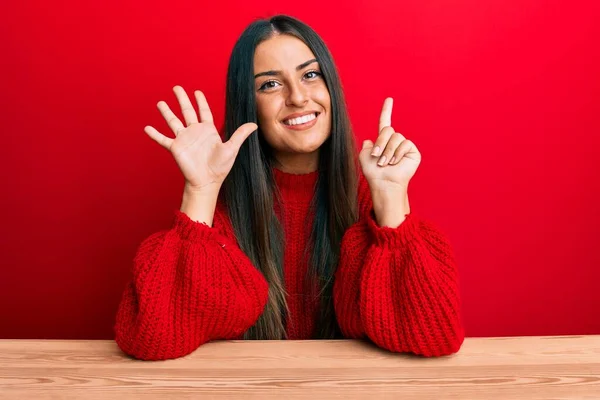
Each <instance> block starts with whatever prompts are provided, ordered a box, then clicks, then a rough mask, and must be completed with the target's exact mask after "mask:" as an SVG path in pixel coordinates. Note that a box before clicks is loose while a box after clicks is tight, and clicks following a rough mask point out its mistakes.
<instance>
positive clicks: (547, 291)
mask: <svg viewBox="0 0 600 400" xmlns="http://www.w3.org/2000/svg"><path fill="white" fill-rule="evenodd" d="M7 3H12V4H7ZM67 3H69V4H67ZM83 3H85V5H83ZM83 3H82V2H76V1H70V2H62V4H58V3H56V4H52V5H50V3H47V2H42V1H23V2H20V3H18V4H17V2H3V4H2V6H0V15H2V16H3V17H2V18H3V21H2V23H1V24H0V34H1V37H2V40H1V41H0V46H1V47H0V51H1V53H0V54H2V62H1V63H0V68H1V70H0V73H1V76H2V78H1V82H2V88H1V89H2V91H1V93H2V97H1V102H2V103H1V104H0V105H1V111H0V118H1V120H0V127H1V129H2V142H1V144H2V150H3V151H2V153H3V156H2V157H1V158H0V170H1V171H2V186H3V195H2V196H1V199H0V202H1V203H0V210H1V212H2V224H3V229H2V234H1V243H0V246H1V249H0V250H1V271H2V273H1V275H0V337H2V338H111V337H112V324H113V321H114V314H115V311H116V308H117V304H118V301H119V299H120V296H121V291H122V290H123V288H124V286H125V284H126V282H127V280H128V279H129V277H130V274H131V265H132V259H133V257H134V254H135V251H136V248H137V246H138V245H139V243H140V242H141V241H142V240H143V239H144V238H145V237H147V236H148V235H150V234H151V233H153V232H155V231H157V230H160V229H163V228H167V227H169V226H170V224H171V222H172V219H173V214H172V212H173V210H174V209H177V208H178V207H179V204H180V200H181V191H182V187H183V180H182V177H181V176H180V173H179V171H178V169H177V167H176V165H175V163H174V161H173V160H172V158H171V157H170V155H169V154H168V153H167V152H166V151H165V150H164V149H162V148H161V147H160V146H158V145H157V144H156V143H154V142H152V141H151V140H150V139H149V138H148V137H147V136H146V134H145V133H144V131H143V128H144V126H145V125H148V124H149V125H153V126H155V127H157V128H158V129H159V130H162V131H163V132H167V130H168V128H167V125H166V123H165V122H164V121H163V120H162V117H161V116H160V114H159V112H158V110H157V109H156V103H157V102H158V101H159V100H166V101H167V102H168V103H169V104H170V105H172V106H173V107H175V106H176V100H175V96H174V94H173V93H172V91H171V88H172V87H173V86H174V85H176V84H179V85H182V86H183V87H184V88H185V89H187V90H188V93H190V94H191V93H192V91H193V90H194V89H202V90H204V91H205V93H206V95H207V98H208V100H209V103H210V104H211V106H212V108H213V112H214V114H215V117H216V118H217V119H218V120H222V118H223V108H224V107H223V105H224V84H225V73H226V68H227V62H228V57H229V53H230V51H231V48H232V47H233V44H234V42H235V40H236V39H237V37H238V35H239V34H240V33H241V31H242V30H243V28H244V27H245V26H246V25H247V24H248V23H249V22H251V21H252V20H253V19H254V18H255V17H258V16H270V15H273V14H274V13H289V14H291V15H294V16H297V17H299V18H300V19H303V20H304V21H306V22H307V23H309V24H310V25H312V26H313V27H314V28H315V29H316V30H317V32H319V33H320V34H321V36H322V37H323V38H324V39H325V41H326V42H327V44H328V45H329V47H330V49H331V51H332V53H333V55H334V57H335V59H336V61H337V64H338V68H339V70H340V73H341V76H342V80H343V83H344V85H345V90H346V95H347V100H348V103H349V109H350V112H351V118H352V121H353V123H354V126H355V128H356V132H357V136H358V138H359V139H366V138H375V137H376V134H377V132H376V127H377V123H378V117H379V112H380V108H381V105H382V102H383V99H384V98H385V96H393V97H394V99H395V108H394V115H393V126H394V127H395V128H396V129H397V130H398V131H400V132H402V133H403V134H405V135H406V136H407V137H408V138H410V139H412V140H413V141H414V142H415V143H416V144H417V145H418V146H419V148H420V150H421V152H422V154H423V162H422V164H421V167H420V168H419V171H418V172H417V174H416V176H415V177H414V179H413V183H412V186H411V188H410V192H409V194H410V199H411V207H412V209H413V211H414V212H415V213H419V214H420V215H422V216H425V217H427V218H429V219H431V220H433V221H435V222H436V223H437V224H438V225H439V226H440V227H441V228H442V229H443V230H444V231H445V232H446V233H447V235H448V236H449V238H450V240H451V241H452V243H453V245H454V248H455V251H456V254H457V258H458V262H459V267H460V273H461V290H462V295H463V303H464V305H463V311H464V320H465V324H466V329H467V335H468V336H504V335H550V334H593V333H595V334H600V294H599V293H600V291H599V289H598V282H600V252H599V251H598V241H599V240H598V239H599V237H600V235H599V231H600V228H599V227H600V213H599V212H598V204H599V200H600V179H598V172H599V170H600V169H599V163H600V162H599V155H598V147H599V146H600V139H599V136H600V112H599V111H600V107H599V106H600V100H599V99H600V59H599V58H600V57H599V54H600V51H599V47H598V43H599V42H600V40H599V39H600V32H599V27H600V24H599V23H598V21H599V20H600V12H599V11H600V10H599V7H598V6H597V5H595V4H597V2H591V1H590V2H588V3H583V2H577V1H543V0H528V1H527V0H525V1H524V0H488V1H483V2H482V1H476V0H463V1H452V2H450V1H448V2H441V1H423V0H406V1H403V2H391V1H389V2H382V1H371V2H368V5H364V4H363V3H364V2H362V1H354V2H351V3H350V4H348V5H347V6H344V7H339V6H333V5H329V6H328V5H323V4H322V3H321V2H312V3H303V2H299V3H297V5H293V6H292V5H289V6H283V5H282V4H284V3H282V2H281V1H272V0H269V1H263V2H261V3H260V4H261V5H260V6H261V7H262V8H260V9H257V8H256V7H257V5H256V4H258V3H254V2H248V1H241V0H239V1H230V2H227V4H226V3H223V2H221V3H217V4H218V5H210V6H207V5H206V4H202V2H197V1H194V2H187V3H186V4H179V3H180V2H166V3H165V2H160V3H158V4H151V3H142V2H131V1H126V2H123V1H120V2H113V4H109V5H106V4H108V3H107V2H83ZM101 3H105V4H104V5H101ZM386 3H387V4H386ZM175 108H176V107H175ZM176 109H177V111H179V109H178V108H176Z"/></svg>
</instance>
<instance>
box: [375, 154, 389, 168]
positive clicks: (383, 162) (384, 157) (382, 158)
mask: <svg viewBox="0 0 600 400" xmlns="http://www.w3.org/2000/svg"><path fill="white" fill-rule="evenodd" d="M386 158H387V157H386V156H383V157H381V158H380V159H379V162H378V163H377V164H378V165H381V166H383V164H385V159H386Z"/></svg>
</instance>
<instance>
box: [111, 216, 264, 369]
mask: <svg viewBox="0 0 600 400" xmlns="http://www.w3.org/2000/svg"><path fill="white" fill-rule="evenodd" d="M215 218H216V217H215ZM267 290H268V285H267V282H266V281H265V279H264V277H263V276H262V274H261V273H260V272H259V271H257V270H256V269H255V268H254V266H253V265H252V263H251V262H250V260H249V259H248V258H247V256H246V255H245V254H244V253H243V252H242V251H241V250H240V248H239V247H238V245H237V242H235V241H233V240H232V239H229V238H228V237H226V236H225V235H222V234H220V233H219V231H218V230H217V229H215V228H212V227H209V226H208V225H206V224H203V223H198V222H195V221H192V220H191V219H190V218H189V217H188V216H187V215H186V214H184V213H182V212H180V211H176V215H175V221H174V224H173V227H172V228H171V229H170V230H166V231H162V232H158V233H155V234H153V235H152V236H150V237H148V238H147V239H145V240H144V241H143V242H142V243H141V245H140V246H139V248H138V251H137V254H136V256H135V259H134V266H133V280H132V281H131V282H130V283H129V285H128V286H127V288H126V290H125V292H124V294H123V297H122V299H121V303H120V305H119V309H118V311H117V317H116V324H115V327H114V329H115V334H116V339H115V340H116V342H117V344H118V345H119V347H120V348H121V349H122V350H123V351H124V352H125V353H128V354H130V355H132V356H133V357H135V358H139V359H144V360H164V359H169V358H177V357H181V356H184V355H186V354H189V353H191V352H192V351H194V350H195V349H197V348H198V347H199V346H200V345H202V344H203V343H205V342H207V341H209V340H212V339H236V338H239V337H240V335H242V334H243V333H244V332H245V331H246V330H247V329H248V328H250V327H251V326H252V325H253V324H254V323H255V322H256V320H257V319H258V317H259V316H260V314H261V313H262V311H263V308H264V306H265V304H266V302H267Z"/></svg>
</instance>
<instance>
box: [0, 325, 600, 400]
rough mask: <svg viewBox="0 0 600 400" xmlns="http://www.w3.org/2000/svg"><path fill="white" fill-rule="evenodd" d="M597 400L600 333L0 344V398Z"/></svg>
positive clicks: (598, 397)
mask: <svg viewBox="0 0 600 400" xmlns="http://www.w3.org/2000/svg"><path fill="white" fill-rule="evenodd" d="M120 398H124V399H145V400H147V399H155V398H177V399H192V398H194V399H200V398H201V399H229V398H240V399H242V398H243V399H278V400H281V399H283V400H292V399H312V400H319V399H326V398H337V399H370V400H373V399H420V400H421V399H461V400H462V399H474V398H477V399H549V398H552V399H600V335H594V336H562V337H551V336H548V337H534V336H531V337H504V338H468V339H466V340H465V343H464V344H463V347H462V349H461V351H460V352H459V353H458V354H455V355H452V356H448V357H441V358H423V357H416V356H411V355H407V354H393V353H389V352H386V351H384V350H381V349H378V348H376V347H375V346H374V345H372V344H369V343H366V342H361V341H353V340H326V341H325V340H323V341H222V342H211V343H207V344H205V345H203V346H201V347H200V348H199V349H198V350H196V351H195V352H194V353H192V354H190V355H188V356H186V357H183V358H180V359H177V360H167V361H154V362H153V361H138V360H134V359H131V358H129V357H127V356H125V355H124V354H123V353H121V351H120V350H119V348H118V347H117V346H116V344H115V343H114V342H112V341H108V340H0V399H19V400H21V399H86V400H94V399H120Z"/></svg>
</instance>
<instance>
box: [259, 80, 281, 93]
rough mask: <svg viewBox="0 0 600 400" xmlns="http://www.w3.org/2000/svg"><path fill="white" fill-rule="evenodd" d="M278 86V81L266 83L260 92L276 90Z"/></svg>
mask: <svg viewBox="0 0 600 400" xmlns="http://www.w3.org/2000/svg"><path fill="white" fill-rule="evenodd" d="M277 84H278V83H277V82H276V81H266V82H265V83H263V84H262V86H261V87H260V88H259V89H258V90H260V91H265V90H266V89H271V88H274V87H275V86H276V85H277Z"/></svg>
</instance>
